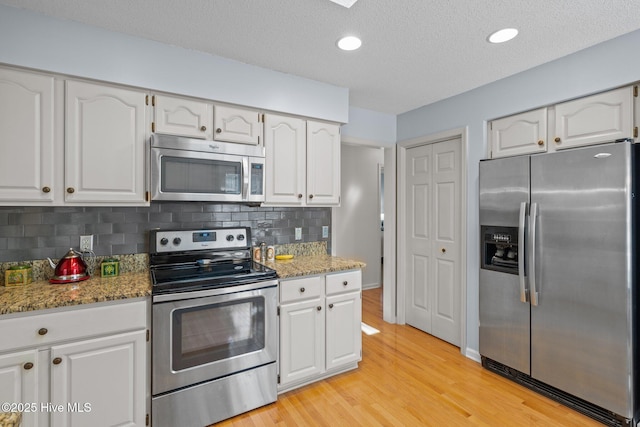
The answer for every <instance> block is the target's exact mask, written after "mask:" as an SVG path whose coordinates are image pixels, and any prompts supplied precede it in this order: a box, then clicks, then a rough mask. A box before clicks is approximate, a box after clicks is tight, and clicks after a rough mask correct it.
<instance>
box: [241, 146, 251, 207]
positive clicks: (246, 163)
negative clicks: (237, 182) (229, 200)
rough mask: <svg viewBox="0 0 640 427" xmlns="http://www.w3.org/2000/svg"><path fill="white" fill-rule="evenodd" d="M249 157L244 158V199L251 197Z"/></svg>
mask: <svg viewBox="0 0 640 427" xmlns="http://www.w3.org/2000/svg"><path fill="white" fill-rule="evenodd" d="M249 178H250V176H249V158H248V157H243V158H242V200H248V199H249Z"/></svg>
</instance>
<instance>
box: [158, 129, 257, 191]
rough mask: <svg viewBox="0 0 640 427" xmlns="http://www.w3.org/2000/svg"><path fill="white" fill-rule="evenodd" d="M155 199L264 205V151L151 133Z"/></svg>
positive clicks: (232, 144) (242, 145)
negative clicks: (261, 203) (262, 203)
mask: <svg viewBox="0 0 640 427" xmlns="http://www.w3.org/2000/svg"><path fill="white" fill-rule="evenodd" d="M150 163H151V200H174V201H208V202H246V203H260V202H264V188H265V177H264V164H265V151H264V147H262V146H256V145H246V144H234V143H229V142H219V141H206V140H202V139H193V138H184V137H179V136H171V135H160V134H153V135H151V160H150Z"/></svg>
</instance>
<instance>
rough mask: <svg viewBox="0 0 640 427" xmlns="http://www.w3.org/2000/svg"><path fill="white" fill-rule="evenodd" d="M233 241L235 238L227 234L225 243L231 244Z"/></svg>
mask: <svg viewBox="0 0 640 427" xmlns="http://www.w3.org/2000/svg"><path fill="white" fill-rule="evenodd" d="M234 239H235V237H233V234H227V241H228V242H233V240H234Z"/></svg>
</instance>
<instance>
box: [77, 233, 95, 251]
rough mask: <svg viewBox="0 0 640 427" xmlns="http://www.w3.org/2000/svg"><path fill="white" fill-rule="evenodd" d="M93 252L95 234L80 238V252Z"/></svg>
mask: <svg viewBox="0 0 640 427" xmlns="http://www.w3.org/2000/svg"><path fill="white" fill-rule="evenodd" d="M92 250H93V234H89V235H88V236H80V252H91V251H92Z"/></svg>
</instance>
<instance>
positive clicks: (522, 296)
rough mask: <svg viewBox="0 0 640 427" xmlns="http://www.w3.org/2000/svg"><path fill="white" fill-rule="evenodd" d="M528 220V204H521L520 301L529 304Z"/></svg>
mask: <svg viewBox="0 0 640 427" xmlns="http://www.w3.org/2000/svg"><path fill="white" fill-rule="evenodd" d="M526 219H527V203H526V202H522V203H520V215H519V217H518V253H519V254H520V261H519V262H518V278H519V280H520V301H521V302H524V303H526V302H528V298H527V284H526V279H527V278H526V271H525V269H524V263H525V256H526V253H527V252H526V251H525V225H526V222H525V221H526Z"/></svg>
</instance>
